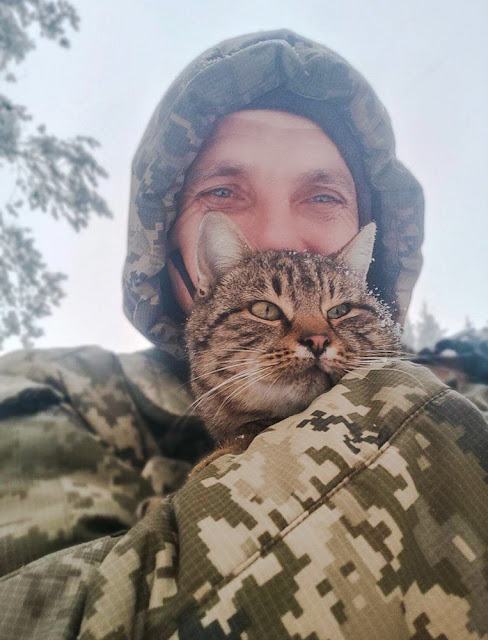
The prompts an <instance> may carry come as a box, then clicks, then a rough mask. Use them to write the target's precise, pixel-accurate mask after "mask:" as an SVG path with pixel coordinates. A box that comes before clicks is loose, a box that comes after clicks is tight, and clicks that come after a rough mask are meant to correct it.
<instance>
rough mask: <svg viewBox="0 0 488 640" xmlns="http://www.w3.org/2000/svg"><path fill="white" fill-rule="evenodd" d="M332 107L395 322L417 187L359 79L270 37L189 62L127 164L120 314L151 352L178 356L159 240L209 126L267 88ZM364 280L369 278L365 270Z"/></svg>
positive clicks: (403, 294)
mask: <svg viewBox="0 0 488 640" xmlns="http://www.w3.org/2000/svg"><path fill="white" fill-rule="evenodd" d="M277 87H282V88H286V89H288V90H289V91H292V92H293V93H295V94H297V95H299V96H304V97H310V98H314V99H316V100H318V101H322V103H323V108H324V110H327V105H328V101H334V104H336V105H337V104H338V103H340V106H341V109H342V110H343V114H344V119H345V121H346V123H347V125H348V127H349V129H350V130H351V131H352V133H353V135H354V137H355V139H356V140H357V142H358V144H359V146H360V149H361V151H362V154H363V159H364V168H365V173H366V175H367V179H368V182H369V184H370V188H371V191H372V197H373V218H374V220H375V221H376V223H377V226H378V237H377V241H376V248H375V256H376V262H375V264H374V265H373V267H372V272H373V275H372V276H371V284H372V286H374V285H375V284H379V283H378V282H376V278H375V275H374V273H375V272H376V273H377V274H381V276H382V279H383V280H384V287H383V291H382V297H383V298H384V299H385V301H386V302H389V303H390V304H392V305H393V309H394V313H395V315H396V316H397V318H398V319H399V320H400V321H402V319H403V318H404V316H405V313H406V311H407V307H408V304H409V301H410V296H411V294H412V289H413V286H414V284H415V282H416V280H417V277H418V274H419V271H420V267H421V264H422V257H421V253H420V246H421V244H422V239H423V196H422V189H421V187H420V185H419V184H418V182H417V181H416V180H415V178H414V177H413V176H412V175H411V173H410V172H409V171H408V170H407V169H406V168H405V167H404V166H403V165H402V164H401V163H400V162H399V161H398V160H397V158H396V157H395V141H394V136H393V131H392V128H391V124H390V119H389V117H388V114H387V113H386V110H385V108H384V107H383V105H382V104H381V102H380V101H379V99H378V98H377V96H376V95H375V93H374V91H373V90H372V88H371V87H370V86H369V84H368V83H367V82H366V81H365V79H364V78H363V77H362V76H361V75H360V74H359V73H358V72H357V71H356V70H355V69H353V68H352V67H351V65H350V64H349V63H348V62H346V61H345V60H344V59H343V58H341V57H340V56H339V55H337V54H336V53H335V52H333V51H331V50H330V49H328V48H327V47H325V46H324V45H322V44H319V43H317V42H313V41H312V40H309V39H307V38H304V37H302V36H300V35H298V34H296V33H293V32H292V31H288V30H286V29H280V30H277V31H267V32H261V33H256V34H251V35H245V36H241V37H237V38H232V39H231V40H226V41H225V42H221V43H220V44H219V45H217V46H215V47H212V48H211V49H209V50H208V51H205V52H204V53H202V55H200V56H199V57H198V58H196V60H194V61H193V62H192V63H191V64H190V65H189V66H188V67H187V68H186V69H185V70H184V71H183V72H182V73H181V74H180V75H179V76H178V78H177V79H176V80H175V81H174V83H173V84H172V85H171V86H170V88H169V89H168V91H167V92H166V94H165V95H164V97H163V99H162V100H161V102H160V103H159V105H158V106H157V108H156V110H155V112H154V114H153V116H152V118H151V120H150V122H149V124H148V126H147V129H146V131H145V133H144V136H143V138H142V140H141V143H140V145H139V149H138V150H137V152H136V155H135V157H134V161H133V165H132V185H131V196H130V212H129V241H128V252H127V258H126V262H125V268H124V279H123V280H124V310H125V313H126V315H127V317H128V318H129V320H130V321H131V322H132V323H133V324H134V325H135V326H136V327H137V329H139V331H140V332H141V333H142V334H143V335H145V336H146V337H147V338H149V340H151V341H152V342H153V343H154V344H155V345H156V346H158V347H160V348H162V349H164V350H166V351H167V352H169V353H171V354H173V355H174V356H176V357H182V356H183V335H182V327H181V324H180V323H179V322H178V321H177V320H175V319H174V318H173V316H172V314H171V313H170V311H169V310H170V309H171V307H172V306H173V304H174V301H173V300H172V295H171V291H170V290H169V288H168V287H166V286H165V283H166V282H167V274H166V260H167V241H166V240H167V234H168V231H169V228H170V226H171V224H172V223H173V221H174V219H175V217H176V215H177V203H176V201H175V196H176V194H177V193H178V192H179V191H180V190H181V187H182V185H183V181H184V178H185V172H186V171H187V169H188V167H189V166H190V164H191V163H192V162H193V160H194V159H195V157H196V155H197V152H198V150H199V149H200V147H201V145H202V142H203V141H204V140H205V139H206V138H207V137H208V135H209V134H210V132H211V130H212V128H213V126H214V124H215V121H216V120H217V119H218V118H219V117H221V116H223V115H226V114H228V113H231V112H232V111H236V110H239V109H242V108H244V107H245V106H246V105H248V104H250V103H251V102H252V101H253V100H255V99H257V98H259V97H261V96H262V95H264V94H265V93H267V92H269V91H271V90H273V89H275V88H277ZM370 275H371V272H370Z"/></svg>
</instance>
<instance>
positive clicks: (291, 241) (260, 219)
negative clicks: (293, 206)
mask: <svg viewBox="0 0 488 640" xmlns="http://www.w3.org/2000/svg"><path fill="white" fill-rule="evenodd" d="M252 236H253V237H252V241H253V244H254V245H255V247H256V248H257V249H258V250H259V251H264V250H266V249H278V250H281V249H293V250H295V251H303V250H304V249H306V246H305V244H304V243H303V241H302V239H301V238H300V234H299V233H298V230H297V229H296V227H295V221H294V219H293V216H292V214H291V212H289V211H288V210H287V207H285V206H284V207H282V208H279V207H272V208H271V207H270V208H269V209H261V210H260V211H259V212H258V214H257V216H256V218H255V224H254V225H253V229H252Z"/></svg>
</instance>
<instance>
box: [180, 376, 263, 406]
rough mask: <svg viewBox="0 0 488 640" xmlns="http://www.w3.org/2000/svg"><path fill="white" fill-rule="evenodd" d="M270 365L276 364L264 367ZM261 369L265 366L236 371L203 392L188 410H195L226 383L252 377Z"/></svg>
mask: <svg viewBox="0 0 488 640" xmlns="http://www.w3.org/2000/svg"><path fill="white" fill-rule="evenodd" d="M270 366H274V365H267V366H265V367H264V369H267V368H269V367H270ZM260 370H263V367H261V369H259V368H258V369H256V368H252V369H248V370H246V371H241V372H239V373H236V374H235V375H233V376H231V377H230V378H229V379H228V380H224V381H223V382H221V383H220V384H218V385H216V386H215V387H212V388H211V389H209V390H208V391H206V392H205V393H204V394H202V395H201V396H200V397H199V398H197V399H196V400H195V402H193V403H192V404H191V405H190V406H189V407H188V410H195V409H196V408H197V407H198V405H199V404H201V402H202V401H203V400H205V399H206V398H208V396H209V395H211V394H212V393H215V392H216V391H218V390H219V389H221V388H222V387H224V386H225V385H229V384H232V383H234V382H237V381H238V380H240V379H241V378H246V377H250V376H251V375H253V374H254V373H259V372H260Z"/></svg>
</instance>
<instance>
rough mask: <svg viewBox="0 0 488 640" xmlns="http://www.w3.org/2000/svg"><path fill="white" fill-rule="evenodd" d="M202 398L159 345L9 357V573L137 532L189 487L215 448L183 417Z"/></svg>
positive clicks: (3, 517) (4, 539) (1, 517)
mask: <svg viewBox="0 0 488 640" xmlns="http://www.w3.org/2000/svg"><path fill="white" fill-rule="evenodd" d="M126 371H128V372H129V374H127V373H126ZM191 401H192V398H191V396H190V395H189V393H188V392H187V391H186V388H185V386H184V385H182V383H181V381H180V380H178V379H177V378H175V376H174V375H173V374H171V373H170V372H168V370H167V369H166V368H165V366H164V365H163V363H162V360H161V354H160V353H159V352H158V351H157V350H156V349H151V350H149V351H146V352H140V353H134V354H127V355H121V356H119V357H117V356H115V355H114V354H112V353H109V352H107V351H104V350H103V349H100V348H98V347H81V348H77V349H50V350H46V351H43V350H36V351H19V352H14V353H11V354H9V355H7V356H4V357H3V358H1V359H0V425H1V428H0V456H1V478H2V485H1V490H0V575H4V574H6V573H8V572H10V571H13V570H15V569H17V568H18V567H20V566H22V565H23V564H26V563H28V562H30V561H32V560H35V559H37V558H39V557H41V556H43V555H45V554H47V553H50V552H52V551H56V550H58V549H63V548H64V547H67V546H70V545H74V544H77V543H80V542H85V541H87V540H93V539H96V538H99V537H101V536H103V535H106V534H111V533H114V532H116V531H120V530H121V529H127V528H129V527H130V526H132V525H133V524H135V522H136V521H137V517H138V512H139V513H140V512H141V509H142V511H143V510H144V500H147V499H149V498H150V497H151V496H153V495H155V494H157V495H160V496H161V495H165V494H167V493H170V492H171V491H174V490H175V489H176V488H178V486H180V485H181V484H182V483H183V481H184V479H185V477H186V475H187V473H188V471H189V469H190V468H191V466H192V463H194V462H195V461H196V460H198V459H199V458H200V457H202V456H203V455H204V453H206V452H207V451H208V450H209V447H210V445H211V442H210V438H209V437H208V436H207V435H206V434H205V433H204V431H203V427H202V425H201V424H200V423H196V421H195V420H193V422H192V420H191V419H186V418H185V419H183V418H182V416H183V415H184V414H185V412H186V411H187V409H188V406H189V404H190V403H191ZM138 509H139V511H138ZM0 638H1V635H0Z"/></svg>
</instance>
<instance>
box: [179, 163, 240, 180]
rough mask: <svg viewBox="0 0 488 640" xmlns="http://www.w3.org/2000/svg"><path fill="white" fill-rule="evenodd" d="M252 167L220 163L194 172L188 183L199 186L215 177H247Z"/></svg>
mask: <svg viewBox="0 0 488 640" xmlns="http://www.w3.org/2000/svg"><path fill="white" fill-rule="evenodd" d="M251 170H252V167H251V166H250V165H248V164H230V163H227V162H221V163H219V164H216V165H211V166H210V167H207V169H203V170H198V169H197V170H195V171H192V172H191V173H190V176H189V177H190V182H192V183H193V184H199V183H200V182H204V181H205V180H210V179H211V178H217V177H219V178H220V177H222V178H224V177H227V178H229V177H230V178H233V177H239V176H244V175H248V174H249V173H251Z"/></svg>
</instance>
